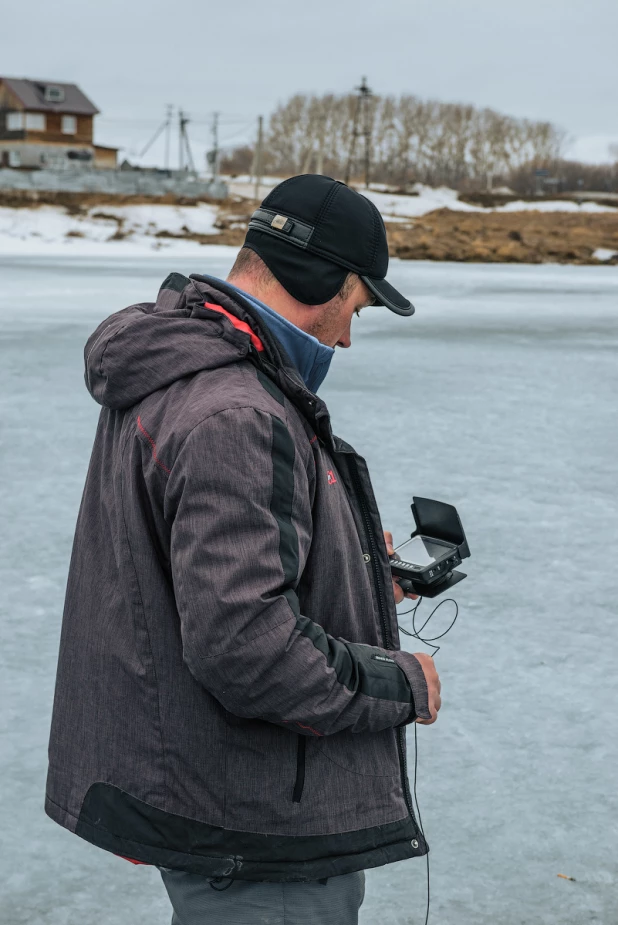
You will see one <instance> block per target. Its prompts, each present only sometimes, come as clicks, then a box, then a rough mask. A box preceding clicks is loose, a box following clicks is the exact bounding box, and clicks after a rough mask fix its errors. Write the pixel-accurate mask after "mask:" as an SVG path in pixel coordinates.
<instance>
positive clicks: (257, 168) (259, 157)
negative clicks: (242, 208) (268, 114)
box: [253, 116, 264, 199]
mask: <svg viewBox="0 0 618 925" xmlns="http://www.w3.org/2000/svg"><path fill="white" fill-rule="evenodd" d="M263 149H264V116H258V133H257V145H256V147H255V159H254V162H253V163H254V171H253V172H254V176H255V196H254V198H255V199H259V198H260V185H261V183H262V172H263V170H264V160H263Z"/></svg>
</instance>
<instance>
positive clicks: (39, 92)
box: [0, 77, 99, 116]
mask: <svg viewBox="0 0 618 925" xmlns="http://www.w3.org/2000/svg"><path fill="white" fill-rule="evenodd" d="M0 83H3V84H5V86H6V87H8V89H9V90H11V91H12V93H13V94H14V95H15V96H16V97H17V98H18V100H19V101H20V103H21V104H22V105H23V107H24V109H28V110H34V111H36V112H64V113H70V114H71V115H76V116H94V115H96V114H97V113H98V112H99V110H98V109H97V107H96V106H95V105H94V104H93V103H91V102H90V100H89V99H88V97H87V96H86V95H85V94H84V93H82V91H81V90H80V89H79V87H78V86H77V85H76V84H63V83H59V82H58V81H57V80H28V79H26V78H18V77H0ZM45 87H58V88H59V89H60V90H64V101H63V102H62V103H52V102H50V101H49V100H46V99H45Z"/></svg>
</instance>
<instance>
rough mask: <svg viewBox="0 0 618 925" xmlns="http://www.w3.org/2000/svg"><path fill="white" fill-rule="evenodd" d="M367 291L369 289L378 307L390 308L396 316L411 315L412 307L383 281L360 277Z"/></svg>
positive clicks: (392, 287) (393, 288)
mask: <svg viewBox="0 0 618 925" xmlns="http://www.w3.org/2000/svg"><path fill="white" fill-rule="evenodd" d="M361 279H362V281H363V282H364V284H365V286H366V287H367V289H369V290H370V291H371V292H372V293H373V294H374V296H375V297H376V299H377V302H378V305H384V306H385V307H386V308H390V310H391V311H392V312H395V314H396V315H413V314H414V306H413V305H412V303H411V302H410V301H409V299H406V297H405V296H403V295H402V294H401V293H400V292H398V291H397V290H396V289H395V287H394V286H391V284H390V283H388V282H387V281H386V280H385V279H371V277H370V276H361Z"/></svg>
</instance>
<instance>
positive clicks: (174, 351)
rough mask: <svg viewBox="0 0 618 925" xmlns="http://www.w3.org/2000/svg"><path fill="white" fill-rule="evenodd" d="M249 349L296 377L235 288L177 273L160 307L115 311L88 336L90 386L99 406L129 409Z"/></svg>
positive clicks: (242, 355)
mask: <svg viewBox="0 0 618 925" xmlns="http://www.w3.org/2000/svg"><path fill="white" fill-rule="evenodd" d="M209 303H210V304H216V305H217V306H220V307H221V308H222V309H224V310H225V312H222V311H221V309H218V310H216V309H212V308H208V307H207V304H209ZM251 351H254V352H259V353H260V356H261V357H262V358H263V359H264V360H265V361H267V362H268V363H270V364H273V366H274V367H283V368H285V369H286V371H287V373H288V374H289V373H292V374H293V375H292V378H294V379H298V376H297V374H296V373H295V371H294V370H293V367H292V364H291V361H290V360H289V358H288V357H287V356H286V354H285V352H284V351H283V348H282V347H281V345H280V344H279V343H278V341H277V340H276V339H275V338H274V337H273V336H272V335H271V334H270V332H269V331H268V330H267V329H266V328H265V327H264V326H263V325H260V323H259V316H258V315H257V314H256V313H255V311H252V310H251V308H250V306H249V307H247V305H246V304H244V300H243V299H242V297H241V296H239V294H238V292H237V291H235V290H234V288H233V287H228V286H227V285H226V284H224V283H222V282H220V281H219V280H216V281H215V280H210V278H209V277H206V276H197V275H195V276H191V277H190V278H188V277H186V276H182V275H181V274H180V273H171V274H170V275H169V276H168V277H167V278H166V279H165V281H164V282H163V285H162V286H161V289H160V290H159V294H158V297H157V301H156V302H142V303H139V304H136V305H130V306H129V307H128V308H125V309H123V310H122V311H120V312H116V313H115V314H113V315H111V316H110V317H109V318H107V319H106V320H105V321H103V322H102V323H101V324H100V325H99V326H98V328H97V329H96V331H95V332H94V333H93V334H92V335H91V336H90V338H89V339H88V341H87V343H86V347H85V351H84V360H85V379H86V386H87V388H88V391H89V392H90V394H91V395H92V397H93V398H94V399H95V401H97V402H98V403H99V404H100V405H104V406H105V407H107V408H111V409H114V410H119V409H122V408H129V407H131V406H132V405H135V404H137V402H139V401H141V400H142V399H143V398H145V397H146V396H147V395H150V394H151V393H152V392H156V391H157V390H158V389H161V388H163V387H164V386H167V385H170V384H171V383H172V382H175V381H176V380H177V379H182V378H184V377H185V376H189V375H192V374H194V373H197V372H199V371H200V370H203V369H215V368H218V367H222V366H226V365H229V364H230V363H236V362H238V361H239V360H240V359H244V358H245V357H246V356H247V355H248V354H249V353H250V352H251Z"/></svg>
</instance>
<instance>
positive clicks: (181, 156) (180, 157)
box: [178, 107, 184, 172]
mask: <svg viewBox="0 0 618 925" xmlns="http://www.w3.org/2000/svg"><path fill="white" fill-rule="evenodd" d="M183 132H184V123H183V112H182V109H181V108H180V107H178V171H179V172H180V171H181V170H183V169H184V144H183V137H182V136H183Z"/></svg>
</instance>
